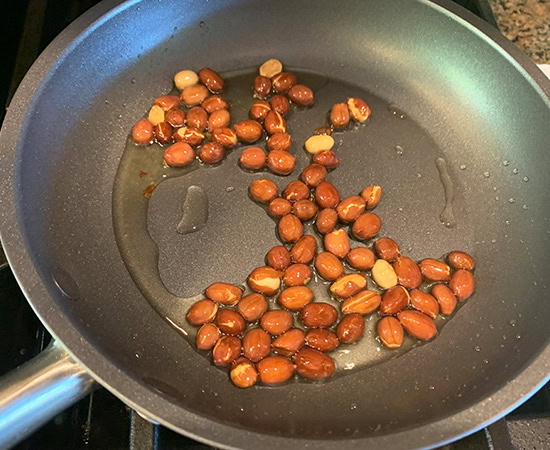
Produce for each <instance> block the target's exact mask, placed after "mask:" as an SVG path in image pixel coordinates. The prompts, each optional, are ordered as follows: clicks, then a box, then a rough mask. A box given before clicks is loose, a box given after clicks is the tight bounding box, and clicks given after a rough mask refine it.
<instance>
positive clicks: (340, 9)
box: [0, 0, 550, 448]
mask: <svg viewBox="0 0 550 450" xmlns="http://www.w3.org/2000/svg"><path fill="white" fill-rule="evenodd" d="M271 57H276V58H278V59H280V60H281V61H283V63H284V64H285V66H286V67H288V68H290V69H291V70H292V71H294V72H295V73H296V74H297V75H298V77H299V79H300V80H302V81H303V82H304V83H305V84H309V85H310V86H311V87H312V88H313V89H314V90H315V93H316V106H315V107H314V108H313V109H308V110H296V111H294V112H293V113H292V117H291V118H290V119H289V127H290V130H291V131H290V133H291V134H292V137H293V146H292V149H291V152H292V153H293V154H294V155H295V156H296V159H297V166H296V169H295V171H294V175H291V176H289V177H287V178H284V177H278V176H275V175H273V174H270V173H262V174H252V173H248V172H245V171H243V170H242V169H241V168H239V166H238V164H237V160H238V156H239V154H240V151H239V150H236V151H233V152H232V153H230V154H229V155H228V156H227V157H226V159H225V160H224V162H223V163H222V164H220V165H218V166H216V167H203V166H200V165H199V164H198V162H197V163H196V164H194V165H193V166H191V168H189V169H183V170H179V171H178V170H177V169H170V170H167V169H163V168H162V164H161V158H162V150H160V149H159V148H156V147H154V146H153V147H150V148H147V149H136V148H135V147H132V146H128V142H127V139H128V134H129V131H130V129H131V127H132V125H133V124H134V123H135V122H136V121H137V120H138V119H139V118H141V117H142V116H143V114H144V113H145V112H146V111H147V109H148V108H149V106H150V104H151V102H152V100H153V99H154V98H155V97H157V96H158V95H160V94H161V93H168V92H169V91H170V90H171V89H172V77H173V74H174V73H176V72H177V71H179V70H182V69H185V68H191V69H195V70H198V69H200V68H202V67H206V66H210V67H212V68H214V69H215V70H217V71H219V72H220V73H222V74H223V75H224V77H225V78H226V82H227V89H226V93H224V96H226V97H227V98H228V99H229V100H231V101H232V119H233V120H240V119H242V118H244V117H245V116H246V114H247V110H248V108H249V106H250V103H251V102H252V96H251V92H250V86H251V83H252V80H253V78H254V74H255V72H256V70H257V67H258V66H259V65H260V64H261V63H262V62H264V61H265V60H266V59H268V58H271ZM549 94H550V82H549V81H548V80H547V79H546V78H545V77H544V75H543V74H542V73H541V72H540V71H539V70H538V69H537V68H536V66H535V65H534V64H533V63H532V62H531V61H529V60H528V58H527V57H526V56H524V55H522V54H521V53H520V52H519V50H517V49H516V48H515V47H514V46H513V45H512V44H510V43H509V42H507V41H506V39H504V38H503V37H502V36H500V35H499V34H498V33H497V32H496V31H494V30H493V29H491V28H490V27H489V26H487V25H486V24H484V23H482V22H481V21H480V20H479V19H477V18H475V17H473V16H472V15H471V14H468V13H467V12H466V11H464V10H463V9H460V8H458V7H456V6H453V5H452V4H451V3H450V2H448V1H445V0H438V1H436V2H427V1H421V0H414V1H413V0H394V1H392V2H385V1H381V0H380V1H377V0H370V1H348V2H345V3H342V4H338V5H337V4H335V3H334V2H330V1H324V0H320V1H316V2H315V3H312V2H306V1H297V2H296V1H294V2H290V1H288V2H287V1H282V2H281V1H279V2H259V1H247V0H240V1H239V0H231V1H225V2H221V1H214V0H210V1H178V0H161V1H156V0H155V1H153V0H151V1H145V0H144V1H128V2H125V3H120V2H117V1H106V2H104V3H102V4H100V5H98V6H97V7H95V8H93V9H92V10H91V11H89V12H88V13H86V14H85V15H84V16H82V17H81V18H79V19H78V20H77V21H75V22H74V23H73V24H71V25H70V26H69V27H68V28H67V29H66V30H65V31H64V32H63V33H62V34H61V35H60V36H59V37H58V38H57V39H56V40H55V41H54V42H53V43H52V44H51V45H50V46H49V47H48V48H47V49H46V51H45V52H44V53H43V54H42V55H41V57H40V58H39V59H38V60H37V62H36V63H35V64H34V66H33V67H32V69H31V70H30V71H29V73H28V74H27V76H26V77H25V79H24V81H23V82H22V84H21V86H20V87H19V89H18V91H17V94H16V95H15V97H14V99H13V101H12V104H11V106H10V108H9V110H8V113H7V116H6V120H5V122H4V125H3V128H2V132H1V136H0V150H1V153H0V171H1V177H0V180H1V181H0V182H1V184H2V196H1V198H0V201H1V208H0V214H1V218H0V231H1V237H2V244H3V246H4V249H5V251H6V253H7V256H8V258H9V262H10V265H11V267H12V269H13V271H14V273H15V275H16V277H17V279H18V281H19V283H20V284H21V287H22V289H23V290H24V292H25V294H26V296H27V298H28V300H29V302H30V303H31V305H32V307H33V308H34V310H35V311H36V313H37V314H38V316H39V317H40V319H41V320H42V321H43V322H44V324H45V326H46V327H47V328H48V330H49V331H50V332H51V333H52V335H53V336H54V337H55V338H56V343H55V344H54V345H53V346H52V347H51V348H50V349H48V350H47V351H46V353H45V354H43V355H41V356H39V357H38V359H36V360H35V361H33V362H31V363H30V364H28V365H26V366H24V367H23V368H20V369H18V371H16V372H15V373H13V374H11V375H8V377H6V378H5V379H4V380H3V381H2V390H1V392H0V446H2V445H10V444H13V443H15V442H16V441H17V439H19V438H20V437H21V436H23V435H24V434H25V433H27V432H29V431H32V430H33V429H34V428H35V427H36V426H39V425H40V424H41V423H43V422H44V420H46V419H47V418H48V417H50V416H51V415H52V414H54V413H56V412H57V411H59V410H61V409H63V408H65V407H66V406H68V405H69V404H70V403H71V402H73V401H75V400H76V399H78V398H80V397H81V396H83V395H84V394H86V393H87V392H89V391H90V390H91V389H93V387H94V386H95V385H97V384H99V385H103V386H104V387H106V388H107V389H109V390H110V391H111V392H113V393H114V394H115V395H117V396H118V397H119V398H120V399H121V400H122V401H124V402H125V403H126V404H128V405H129V406H131V407H132V408H135V409H136V410H137V411H138V412H140V413H141V414H143V415H144V416H146V417H148V418H150V419H151V420H154V421H157V422H159V423H161V424H163V425H165V426H167V427H169V428H171V429H173V430H176V431H178V432H180V433H183V434H186V435H188V436H191V437H193V438H195V439H198V440H200V441H203V442H208V443H211V444H213V445H216V446H222V447H242V448H259V447H265V448H275V447H278V448H283V447H284V448H303V447H315V448H329V447H334V446H345V447H346V448H352V447H365V446H367V447H372V448H382V447H389V448H405V447H429V446H435V445H438V444H441V443H444V442H449V441H451V440H454V439H456V438H458V437H460V436H463V435H464V434H467V433H470V432H472V431H474V430H476V429H479V428H480V427H483V426H485V425H487V424H489V423H491V422H492V421H494V420H496V419H497V418H499V417H501V416H502V415H504V414H506V413H507V412H508V411H510V410H511V409H512V408H514V407H515V406H517V405H518V404H519V403H521V402H522V401H523V400H525V399H526V398H527V397H528V396H530V395H531V394H532V393H533V392H534V391H535V390H536V389H537V388H538V387H539V386H541V385H542V384H543V383H544V382H545V381H546V380H547V379H548V375H549V372H550V368H549V367H550V366H549V365H550V348H549V346H548V342H549V338H550V332H549V329H548V322H549V319H550V302H548V292H549V290H548V287H547V286H549V287H550V277H549V273H548V263H549V259H550V258H549V257H550V219H549V207H548V205H549V204H550V189H549V185H548V179H547V176H548V173H550V100H549ZM350 95H354V96H358V97H362V98H364V99H365V100H366V101H367V103H368V104H369V106H370V107H371V109H372V111H373V114H372V117H371V119H370V120H369V123H368V124H367V125H366V126H364V127H358V128H356V129H353V130H348V131H346V132H343V133H338V134H337V135H335V139H336V142H337V149H336V152H337V153H338V156H339V158H340V160H341V164H340V166H339V167H338V168H337V169H336V170H335V171H333V172H331V173H330V175H329V180H330V181H332V182H333V183H334V184H335V185H336V186H337V187H338V188H339V190H340V193H341V194H342V195H344V196H347V195H351V194H354V193H357V192H359V191H360V190H361V189H362V188H363V187H364V186H366V185H368V184H378V185H381V186H382V188H383V190H384V195H383V199H382V202H381V204H380V206H379V207H378V208H377V210H376V211H377V214H378V215H379V216H380V217H381V218H382V223H383V225H382V231H381V235H384V236H391V237H392V238H394V239H395V240H396V241H397V242H398V243H399V244H400V246H401V248H402V249H403V252H404V253H406V254H408V255H409V256H410V257H411V258H413V259H415V260H419V259H422V258H425V257H435V258H439V257H441V256H442V255H445V254H446V253H447V252H449V251H451V250H455V249H461V250H464V251H467V252H469V253H470V254H472V255H473V256H474V258H475V259H476V262H477V266H476V272H475V275H476V281H477V288H476V292H475V294H474V295H473V296H472V298H471V299H469V300H468V301H467V302H465V304H464V305H463V306H462V307H461V308H460V309H459V310H458V311H457V312H456V313H455V314H454V315H453V317H452V318H451V319H450V320H447V321H445V322H444V323H443V324H441V325H442V326H441V327H440V332H439V334H438V336H437V337H436V338H435V339H434V340H433V342H430V343H428V344H426V345H421V346H415V347H407V349H406V351H402V352H397V353H392V352H390V351H389V350H386V349H383V348H381V346H380V345H379V344H378V343H377V342H376V341H375V339H374V336H369V335H368V331H372V329H373V328H372V327H373V326H374V324H375V323H376V318H374V319H372V320H370V321H368V324H367V336H365V338H364V339H363V340H362V341H361V343H360V344H358V345H356V346H354V347H350V349H351V351H350V352H349V353H347V354H345V353H341V354H338V355H337V356H336V360H337V364H338V371H337V374H336V376H335V377H334V378H333V379H332V380H330V381H328V382H325V383H302V382H295V383H289V384H287V385H284V386H280V387H277V388H265V387H257V388H253V389H247V390H239V389H237V388H236V387H234V386H233V385H232V384H231V383H230V382H229V381H228V377H227V373H226V372H224V371H221V370H219V369H217V368H216V367H214V366H212V365H211V363H210V361H209V360H208V359H207V358H205V357H204V355H201V354H199V353H197V352H196V350H195V349H194V347H193V345H192V344H190V340H191V338H192V335H190V336H186V333H190V332H191V329H190V328H189V326H188V325H187V324H186V322H185V319H184V317H185V312H186V310H187V308H188V306H189V305H190V304H191V303H192V302H193V300H194V299H196V298H197V296H198V295H200V293H201V292H202V291H203V290H204V288H205V287H206V286H208V285H209V284H211V283H212V282H214V281H226V282H230V283H236V284H242V283H243V282H244V281H245V280H246V276H247V275H248V273H249V272H250V271H251V270H252V269H253V268H254V267H257V266H260V265H263V258H264V255H265V253H266V251H267V250H268V249H269V248H270V247H271V246H273V245H276V244H277V243H278V240H277V237H276V233H275V223H274V222H273V220H272V219H270V218H269V216H268V215H267V214H266V213H265V211H264V210H263V209H262V208H261V207H260V206H258V205H257V204H255V203H254V202H253V201H251V200H250V198H248V195H247V188H248V185H249V184H250V182H251V181H252V180H253V179H256V178H260V177H262V176H265V177H268V178H270V179H272V180H274V181H275V182H276V183H277V185H278V186H279V187H280V188H283V187H284V186H285V185H286V184H287V183H288V182H289V181H290V180H292V179H295V177H296V175H297V174H299V173H300V172H301V170H302V169H303V168H304V167H305V166H306V165H307V164H308V162H309V155H308V154H306V152H305V151H304V150H303V149H302V145H303V142H304V140H305V139H306V138H307V137H308V136H309V135H310V134H311V132H312V131H313V129H315V128H317V127H319V126H321V125H323V123H324V120H325V114H326V112H327V111H328V109H329V108H330V106H331V105H332V104H333V103H335V102H337V101H342V100H343V99H345V98H346V97H347V96H350ZM127 146H128V147H127ZM436 160H437V161H439V163H438V164H439V169H441V165H442V164H444V165H445V167H446V170H447V173H448V177H449V179H446V181H450V184H449V183H446V184H447V199H448V198H449V196H450V197H454V199H452V202H450V205H451V206H452V209H453V217H454V220H451V222H453V223H452V224H451V225H452V226H445V225H444V224H443V223H442V220H441V214H442V211H443V210H444V208H445V203H446V192H445V188H444V186H443V184H442V183H441V180H440V173H439V169H438V164H436ZM441 161H444V163H442V162H441ZM140 172H146V175H144V176H142V177H140ZM444 178H445V177H444ZM151 183H155V185H156V189H155V190H154V191H153V193H152V195H151V197H150V199H147V198H145V197H144V196H143V191H144V190H145V189H146V188H147V187H148V186H149V185H150V184H151ZM449 186H450V188H449ZM197 190H198V191H202V193H201V194H200V195H199V199H198V200H196V202H195V203H197V204H198V205H202V206H199V207H198V208H199V209H200V211H198V213H197V217H203V219H202V220H199V219H196V220H199V221H200V225H201V226H200V227H197V228H200V229H198V230H196V231H195V232H194V233H187V234H185V233H181V232H177V231H176V228H177V227H178V225H179V224H180V223H181V221H182V211H183V205H184V203H185V201H186V199H189V198H190V196H196V191H197ZM198 191H197V192H198ZM201 198H202V200H201ZM204 198H206V199H207V203H208V206H207V209H206V210H207V212H208V219H207V220H206V221H205V220H204V217H205V216H204V214H203V215H202V216H201V214H199V213H201V211H202V213H204V211H205V207H204V203H205V202H204ZM449 201H450V200H449ZM201 208H202V209H201ZM443 218H444V219H445V220H444V221H447V222H449V221H450V219H449V216H448V211H447V213H446V214H445V215H444V216H443ZM319 295H321V294H319ZM369 327H370V328H369Z"/></svg>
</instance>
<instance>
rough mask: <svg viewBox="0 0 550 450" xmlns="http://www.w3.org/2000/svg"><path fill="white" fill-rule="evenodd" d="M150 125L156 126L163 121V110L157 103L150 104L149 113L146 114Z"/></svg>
mask: <svg viewBox="0 0 550 450" xmlns="http://www.w3.org/2000/svg"><path fill="white" fill-rule="evenodd" d="M147 119H148V120H149V122H151V125H153V126H154V127H156V126H157V125H158V124H159V123H161V122H164V111H163V109H162V108H161V107H160V106H159V105H153V106H151V109H150V110H149V115H148V116H147Z"/></svg>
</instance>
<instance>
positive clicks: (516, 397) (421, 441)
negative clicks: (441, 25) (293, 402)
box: [0, 0, 550, 448]
mask: <svg viewBox="0 0 550 450" xmlns="http://www.w3.org/2000/svg"><path fill="white" fill-rule="evenodd" d="M139 1H140V0H129V1H126V2H124V1H121V0H106V1H103V2H101V3H100V4H98V5H96V6H95V7H93V8H92V9H90V10H89V11H88V12H86V13H85V14H84V15H82V16H81V17H79V18H78V19H77V20H75V21H74V22H73V23H72V24H70V25H69V26H68V27H67V28H66V29H65V30H64V31H63V32H62V33H61V34H60V35H59V36H58V37H56V39H55V40H54V41H53V42H52V43H51V44H50V45H49V46H48V47H47V48H46V49H45V50H44V52H43V53H42V54H41V55H40V57H39V58H38V59H37V60H36V62H35V63H34V64H33V66H32V67H31V69H30V70H29V72H28V73H27V74H26V76H25V78H24V80H23V81H22V83H21V85H20V86H19V88H18V89H17V92H16V94H15V96H14V98H13V100H12V102H11V104H10V108H9V109H8V112H7V114H6V118H5V120H4V124H3V127H2V131H1V132H0V170H1V171H2V174H3V175H4V176H3V177H2V181H1V183H2V187H3V193H4V194H3V198H2V199H0V203H1V205H2V208H1V212H0V214H1V216H0V238H1V241H2V245H3V247H4V250H5V253H6V256H7V258H8V261H9V263H10V267H11V268H12V271H13V273H14V275H15V277H16V279H17V281H18V283H19V285H20V286H21V289H22V290H23V292H24V294H25V296H26V298H27V300H28V302H29V304H30V305H31V307H32V308H33V310H34V312H35V313H36V314H37V315H38V317H39V318H40V320H41V321H42V323H43V324H44V325H45V327H46V328H47V329H48V331H49V332H50V333H51V334H52V335H53V336H55V338H56V339H58V340H59V342H61V343H62V344H63V346H64V347H65V348H66V349H67V351H68V352H69V354H70V355H71V356H72V357H73V358H74V359H75V360H76V361H78V362H79V364H81V365H82V366H83V367H84V368H85V369H86V370H87V371H88V372H89V373H90V375H91V376H92V377H93V378H95V379H96V380H97V381H98V382H99V383H101V384H102V385H103V386H104V387H106V388H107V389H108V390H109V391H111V392H112V393H113V394H115V395H116V396H117V397H118V398H120V399H121V400H122V401H123V402H125V403H126V404H127V405H129V406H130V407H132V408H134V409H136V410H137V411H139V412H140V413H142V414H143V415H144V416H146V417H149V418H151V419H153V420H155V421H157V422H159V423H161V424H162V425H164V426H166V427H168V428H170V429H172V430H174V431H176V432H179V433H181V434H184V435H186V436H189V437H191V438H193V439H196V440H198V441H201V442H204V443H207V444H210V445H215V446H218V447H223V448H235V447H237V446H239V447H241V446H247V442H249V443H248V446H251V445H253V446H254V447H257V446H258V444H260V443H261V444H263V445H264V446H268V447H275V446H277V447H280V446H289V447H298V446H299V447H303V446H309V445H311V446H316V447H319V448H331V447H333V446H334V445H335V444H336V443H337V442H338V441H334V440H310V439H300V438H288V437H278V436H274V435H267V434H261V433H256V432H253V431H249V430H245V429H237V428H235V427H232V426H229V425H226V424H223V423H219V422H214V421H212V420H211V419H209V418H207V417H204V416H201V415H198V414H195V413H192V412H190V411H188V410H185V409H184V408H182V407H181V406H178V405H176V404H175V403H173V402H172V401H170V400H168V399H166V398H165V397H163V396H162V395H161V394H160V393H157V392H155V391H154V390H153V389H152V388H150V387H147V386H145V385H144V384H143V383H141V382H139V381H137V379H134V378H132V376H131V374H128V373H126V372H124V371H123V370H122V369H121V368H120V367H118V366H117V364H116V362H113V361H111V360H109V359H108V358H107V357H106V356H105V355H103V354H102V353H101V352H100V351H99V350H98V349H97V348H95V346H94V345H93V344H92V343H90V342H88V341H87V340H86V338H85V336H84V335H83V334H82V333H81V332H80V331H79V330H78V329H76V328H75V327H73V326H67V325H68V324H70V320H69V319H68V318H67V317H66V315H65V314H64V312H63V311H62V310H61V309H60V308H59V307H58V305H57V303H56V302H55V301H54V299H53V297H52V296H50V294H49V292H48V290H47V288H46V286H45V285H44V284H43V282H42V280H41V277H40V275H39V274H38V272H37V271H36V269H35V268H34V266H33V264H32V261H31V256H30V254H29V252H28V250H27V248H26V245H25V239H24V236H23V234H22V233H21V231H20V229H19V223H18V222H19V218H18V216H17V210H16V198H17V187H16V185H15V183H14V179H15V167H16V163H17V156H18V148H19V147H20V146H21V143H22V142H21V140H20V136H23V135H24V132H25V129H24V127H25V125H26V120H25V118H26V112H27V111H28V110H31V109H32V107H33V104H34V101H35V97H34V94H35V93H36V92H37V91H39V90H40V87H41V85H42V84H43V83H46V82H47V81H48V79H49V76H51V71H52V69H54V68H55V65H56V64H57V62H58V61H59V60H60V59H62V58H63V57H64V55H66V54H68V53H69V52H70V51H71V50H72V48H74V47H75V46H77V45H78V43H79V42H81V41H82V40H83V39H85V38H86V36H88V35H89V34H90V33H91V32H93V30H94V29H96V28H97V27H99V26H101V24H103V23H104V22H106V21H108V20H111V19H113V18H114V17H115V16H117V15H118V14H120V13H121V12H122V11H124V10H125V9H127V8H130V7H132V6H133V5H135V4H137V3H139ZM417 1H418V2H419V3H422V4H424V5H425V6H427V7H430V8H434V9H437V10H439V11H440V12H441V13H443V14H445V15H447V16H449V17H451V18H453V19H454V20H459V21H460V22H461V23H462V24H463V25H465V26H466V27H468V28H470V29H471V30H472V31H474V32H475V33H476V34H477V35H478V36H479V37H480V39H484V40H486V41H488V42H490V44H491V45H492V46H493V47H495V48H497V49H498V50H499V51H500V52H501V54H502V55H503V56H504V57H506V58H508V60H509V61H511V62H513V63H514V65H515V67H516V69H517V70H520V71H522V72H523V73H524V74H525V75H526V78H527V79H528V80H530V81H531V82H532V84H533V86H534V87H535V89H536V90H537V91H538V92H539V93H541V94H542V95H541V96H542V98H545V100H546V102H547V103H548V105H549V107H550V80H548V79H547V78H546V77H545V76H544V74H543V73H542V72H541V71H540V70H539V69H538V68H537V67H536V65H535V64H534V63H533V62H532V61H531V60H530V59H529V58H528V57H527V56H526V55H524V54H523V53H522V52H521V51H520V50H519V49H518V48H517V47H515V46H514V45H513V44H512V43H511V42H509V41H508V40H507V39H506V38H505V37H504V36H502V35H501V34H500V33H499V32H498V31H497V30H495V29H493V28H492V27H491V26H490V25H489V24H487V23H485V22H483V21H482V20H481V19H479V18H477V17H476V16H475V15H473V14H472V13H470V12H469V11H467V10H465V9H463V8H462V7H460V6H457V5H455V4H454V3H452V2H451V1H450V0H435V1H433V2H432V1H428V0H417ZM33 299H34V300H33ZM549 364H550V347H547V348H546V349H544V350H543V351H542V352H540V354H539V355H537V356H536V357H535V358H534V359H533V361H531V362H530V363H529V364H528V365H527V366H526V367H525V368H524V369H523V371H522V372H521V373H519V374H518V375H517V377H516V378H515V379H513V380H510V382H509V383H508V384H507V385H506V386H504V387H503V388H502V389H500V390H499V391H497V392H496V393H495V394H494V395H493V396H492V397H491V398H490V399H489V400H488V399H487V398H486V399H483V400H482V401H480V402H478V403H476V404H475V405H474V406H472V407H471V408H470V409H468V410H462V411H459V412H457V413H453V414H451V415H448V416H445V417H442V418H439V419H438V420H437V421H434V422H431V423H428V424H424V425H420V426H418V427H416V428H413V429H407V430H403V431H400V432H397V433H393V434H389V435H380V436H374V437H367V438H362V439H348V440H342V441H345V442H346V445H347V446H350V447H351V446H357V447H365V446H382V445H386V446H390V447H394V446H398V445H399V444H401V445H402V443H403V442H406V443H407V445H408V446H411V447H426V446H430V447H436V446H439V445H444V444H446V443H449V442H452V441H454V440H456V439H460V438H461V437H464V436H466V435H468V434H471V433H473V432H475V431H477V430H479V429H481V428H483V427H485V426H487V425H489V424H491V423H492V422H494V421H496V420H498V419H500V418H501V417H503V416H504V415H506V414H507V413H508V412H510V411H511V410H513V409H514V408H516V407H517V406H519V405H520V404H521V403H523V402H524V401H526V400H527V399H528V398H529V397H530V396H531V395H533V394H534V393H535V392H536V391H537V390H538V389H539V388H540V387H541V386H542V385H543V384H545V383H546V382H547V381H548V380H549V379H550V374H549V373H548V372H549V369H548V366H549ZM143 405H147V408H145V407H144V406H143ZM479 417H483V418H484V420H483V422H482V423H481V424H480V423H479V420H477V419H476V418H479ZM246 437H248V439H246ZM223 441H225V443H222V444H220V442H223ZM434 441H435V442H434ZM250 442H251V443H252V444H250Z"/></svg>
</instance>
